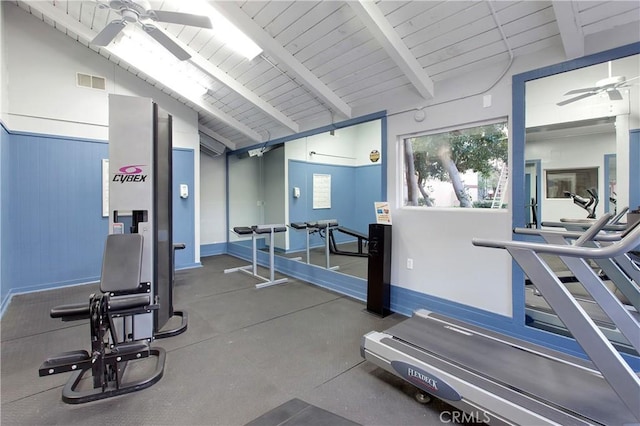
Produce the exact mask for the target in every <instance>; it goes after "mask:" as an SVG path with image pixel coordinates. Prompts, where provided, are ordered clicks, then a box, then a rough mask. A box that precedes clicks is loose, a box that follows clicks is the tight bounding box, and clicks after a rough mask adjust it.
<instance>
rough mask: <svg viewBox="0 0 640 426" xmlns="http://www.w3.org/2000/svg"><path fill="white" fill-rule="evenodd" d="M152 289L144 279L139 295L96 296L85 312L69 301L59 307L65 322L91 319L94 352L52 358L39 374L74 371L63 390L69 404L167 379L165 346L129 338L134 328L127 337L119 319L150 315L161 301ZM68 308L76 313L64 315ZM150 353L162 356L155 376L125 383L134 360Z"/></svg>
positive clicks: (103, 396)
mask: <svg viewBox="0 0 640 426" xmlns="http://www.w3.org/2000/svg"><path fill="white" fill-rule="evenodd" d="M148 291H149V284H148V283H145V284H141V286H140V288H139V291H136V292H134V293H132V292H123V293H113V292H108V293H97V294H92V295H91V297H90V302H89V304H88V305H84V306H85V307H86V310H85V312H84V313H83V314H80V315H79V314H78V313H79V310H80V305H67V306H65V307H58V308H56V309H55V311H56V313H55V316H56V317H60V318H61V319H62V320H63V321H65V320H74V319H78V318H87V317H88V318H89V320H90V321H89V327H90V334H91V354H89V353H88V352H87V351H85V350H78V351H72V352H65V353H63V354H60V355H56V356H54V357H51V358H48V359H47V360H46V361H45V362H44V363H43V364H42V365H41V366H40V369H39V375H40V377H43V376H50V375H53V374H60V373H66V372H73V375H72V376H71V377H70V378H69V380H68V381H67V384H66V385H65V387H64V389H63V390H62V400H63V401H64V402H66V403H69V404H82V403H86V402H90V401H96V400H99V399H105V398H110V397H113V396H117V395H123V394H126V393H130V392H135V391H138V390H141V389H145V388H148V387H149V386H151V385H153V384H155V383H156V382H158V381H159V380H160V379H161V378H162V375H163V373H164V363H165V357H166V353H165V351H164V349H162V348H157V347H154V348H152V347H150V344H149V341H148V340H147V339H144V340H132V339H131V337H130V336H133V329H132V330H131V333H129V334H128V333H127V330H123V331H124V333H123V335H122V336H119V335H118V333H117V329H116V325H115V323H114V319H116V318H125V317H133V316H135V315H138V314H148V313H150V312H151V311H153V310H156V309H158V305H155V304H151V303H150V302H151V298H150V295H149V293H148ZM145 296H146V297H145ZM114 306H115V307H114ZM65 310H66V311H68V312H69V313H70V314H71V315H70V316H65V315H64V313H65ZM85 314H86V315H85ZM123 326H124V321H123ZM131 327H133V321H132V322H131ZM151 356H155V357H157V361H156V366H155V370H154V371H153V373H152V374H151V375H150V376H148V377H145V378H143V379H140V380H135V381H132V382H128V383H127V382H124V381H123V376H124V372H125V369H126V367H127V363H128V362H129V361H134V360H139V359H144V358H149V357H151ZM88 371H91V375H92V377H93V389H88V390H79V389H78V387H79V384H80V382H81V381H82V379H83V377H84V376H85V374H86V373H87V372H88Z"/></svg>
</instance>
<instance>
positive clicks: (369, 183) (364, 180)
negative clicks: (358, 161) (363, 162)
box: [353, 164, 387, 234]
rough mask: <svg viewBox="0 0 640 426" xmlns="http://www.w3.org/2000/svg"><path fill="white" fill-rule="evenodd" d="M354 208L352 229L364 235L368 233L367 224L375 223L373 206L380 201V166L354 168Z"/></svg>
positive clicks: (385, 197) (385, 196)
mask: <svg viewBox="0 0 640 426" xmlns="http://www.w3.org/2000/svg"><path fill="white" fill-rule="evenodd" d="M354 188H355V192H356V194H355V207H354V217H353V223H354V225H353V229H355V230H357V231H360V232H362V233H364V234H368V233H369V224H370V223H375V222H376V213H375V209H374V204H373V203H375V202H376V201H384V200H386V199H387V194H384V200H383V199H382V196H383V195H382V166H381V165H380V164H372V165H369V166H360V167H356V183H355V186H354Z"/></svg>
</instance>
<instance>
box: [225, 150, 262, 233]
mask: <svg viewBox="0 0 640 426" xmlns="http://www.w3.org/2000/svg"><path fill="white" fill-rule="evenodd" d="M261 168H262V159H261V158H260V157H243V158H238V156H236V155H233V156H230V157H229V229H233V228H234V227H236V226H251V225H256V224H259V223H264V211H263V207H262V205H261V204H262V202H263V201H264V193H263V188H262V185H258V182H260V179H261V176H262V171H261ZM229 235H230V238H229V242H233V241H238V240H245V239H247V237H239V236H237V235H236V234H234V233H233V232H231V233H230V234H229Z"/></svg>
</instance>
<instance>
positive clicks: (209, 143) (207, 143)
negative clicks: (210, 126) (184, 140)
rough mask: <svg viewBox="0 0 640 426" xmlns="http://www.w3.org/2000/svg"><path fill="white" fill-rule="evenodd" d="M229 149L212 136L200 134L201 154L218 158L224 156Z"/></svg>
mask: <svg viewBox="0 0 640 426" xmlns="http://www.w3.org/2000/svg"><path fill="white" fill-rule="evenodd" d="M226 149H227V147H226V146H225V145H224V144H222V143H220V142H218V141H217V140H215V139H213V138H212V137H211V136H209V135H207V134H205V133H202V132H200V152H204V153H205V154H207V155H209V156H211V157H217V156H218V155H220V154H223V153H224V152H225V150H226Z"/></svg>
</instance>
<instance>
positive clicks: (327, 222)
mask: <svg viewBox="0 0 640 426" xmlns="http://www.w3.org/2000/svg"><path fill="white" fill-rule="evenodd" d="M333 226H338V221H337V220H336V219H328V220H319V221H317V222H316V224H315V227H316V228H318V229H325V228H327V227H333Z"/></svg>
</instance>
